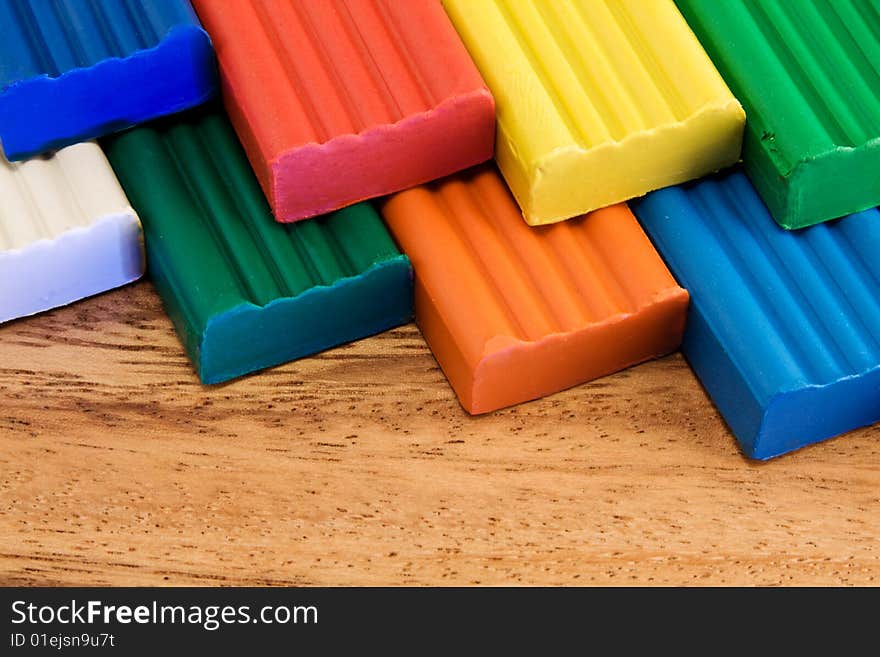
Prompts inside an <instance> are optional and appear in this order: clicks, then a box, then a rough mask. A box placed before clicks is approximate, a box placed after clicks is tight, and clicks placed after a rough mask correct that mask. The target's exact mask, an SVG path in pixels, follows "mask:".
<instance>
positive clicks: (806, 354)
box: [632, 168, 880, 459]
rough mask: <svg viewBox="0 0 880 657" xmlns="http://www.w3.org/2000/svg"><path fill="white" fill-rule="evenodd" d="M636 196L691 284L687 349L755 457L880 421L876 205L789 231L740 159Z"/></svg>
mask: <svg viewBox="0 0 880 657" xmlns="http://www.w3.org/2000/svg"><path fill="white" fill-rule="evenodd" d="M632 208H633V210H634V212H635V213H636V215H637V216H638V218H639V220H640V221H641V223H642V226H643V227H644V228H645V231H646V232H647V233H648V235H649V237H650V238H651V239H652V240H653V242H654V245H655V246H656V247H657V249H658V251H660V254H661V255H662V256H663V258H664V259H665V260H666V263H667V264H668V266H669V268H670V269H671V270H672V272H673V274H674V275H675V276H676V277H677V279H678V281H679V283H681V284H682V285H683V286H684V287H685V288H687V290H688V291H689V292H690V294H691V308H690V314H689V316H688V326H687V328H686V329H685V337H684V342H683V345H682V351H683V352H684V355H685V357H686V358H687V359H688V361H689V362H690V365H691V367H692V368H693V369H694V372H696V374H697V376H698V377H699V378H700V380H701V381H702V383H703V386H704V387H705V388H706V390H707V391H708V393H709V395H711V397H712V399H713V401H714V402H715V404H716V406H717V407H718V409H719V410H720V411H721V414H722V415H723V416H724V419H725V420H726V421H727V424H728V425H729V426H730V428H731V429H732V430H733V433H734V434H735V435H736V437H737V439H738V440H739V443H740V446H741V447H742V450H743V452H744V453H745V454H746V455H747V456H749V457H751V458H755V459H768V458H771V457H774V456H778V455H780V454H784V453H785V452H789V451H791V450H794V449H798V448H799V447H803V446H805V445H809V444H811V443H814V442H818V441H820V440H825V439H827V438H831V437H833V436H836V435H838V434H841V433H844V432H846V431H849V430H851V429H855V428H857V427H860V426H865V425H868V424H872V423H874V422H877V421H878V420H880V295H878V294H877V290H878V289H880V258H878V257H877V254H878V253H880V212H878V211H877V210H876V209H872V210H868V211H865V212H860V213H858V214H854V215H850V216H848V217H844V218H843V219H839V220H837V221H833V222H829V223H825V224H819V225H816V226H812V227H810V228H806V229H803V230H801V231H795V232H790V231H786V230H785V229H783V228H780V227H779V226H778V225H777V224H776V222H774V221H773V219H772V217H771V216H770V214H769V212H768V210H767V208H766V206H765V205H764V203H763V202H762V201H761V199H760V197H759V196H758V194H757V192H756V191H755V189H754V187H752V185H751V183H750V182H749V181H748V179H747V178H746V177H745V175H744V174H743V173H742V171H741V169H739V168H737V169H734V170H732V171H731V172H728V173H726V174H722V175H718V176H715V177H712V178H708V179H706V180H703V181H700V182H697V183H692V184H688V185H682V186H678V187H670V188H667V189H663V190H660V191H658V192H654V193H652V194H649V195H648V196H647V197H645V198H644V199H641V200H639V201H636V202H634V203H632Z"/></svg>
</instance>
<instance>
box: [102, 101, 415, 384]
mask: <svg viewBox="0 0 880 657" xmlns="http://www.w3.org/2000/svg"><path fill="white" fill-rule="evenodd" d="M104 146H105V148H106V152H107V156H108V158H109V159H110V162H111V164H112V165H113V168H114V169H115V171H116V174H117V176H118V177H119V180H120V182H121V183H122V186H123V187H124V189H125V191H126V193H127V194H128V197H129V199H130V200H131V202H132V204H133V205H134V206H135V207H137V208H138V211H139V212H140V216H141V218H142V221H143V225H144V234H145V240H146V249H147V265H148V271H149V273H150V275H151V276H152V279H153V282H154V283H155V285H156V288H157V289H158V291H159V294H160V295H161V297H162V300H163V302H164V304H165V308H166V310H167V311H168V314H169V315H170V316H171V319H172V321H173V322H174V325H175V327H176V328H177V332H178V334H179V335H180V338H181V340H182V342H183V344H184V346H185V347H186V351H187V353H188V354H189V357H190V359H191V360H192V362H193V364H194V365H195V368H196V370H197V372H198V374H199V377H200V378H201V380H202V382H203V383H219V382H221V381H225V380H227V379H231V378H234V377H237V376H240V375H242V374H246V373H248V372H252V371H255V370H259V369H262V368H264V367H270V366H272V365H277V364H279V363H283V362H286V361H289V360H293V359H295V358H299V357H301V356H306V355H309V354H313V353H315V352H318V351H321V350H323V349H327V348H329V347H333V346H336V345H339V344H342V343H344V342H349V341H351V340H356V339H358V338H362V337H365V336H368V335H371V334H373V333H378V332H380V331H383V330H385V329H388V328H390V327H392V326H397V325H399V324H402V323H404V322H406V321H408V320H409V319H410V317H411V315H412V272H411V268H410V264H409V260H408V259H407V257H406V256H405V255H402V254H401V253H400V252H399V251H398V250H397V248H396V247H395V245H394V243H393V241H392V240H391V238H390V236H389V234H388V232H387V231H386V230H385V227H384V225H383V224H382V222H381V220H380V219H379V217H378V215H377V214H376V212H375V210H373V208H372V206H370V205H368V204H364V203H361V204H358V205H354V206H351V207H349V208H346V209H344V210H340V211H338V212H334V213H332V214H328V215H325V216H322V217H318V218H315V219H312V220H308V221H302V222H299V223H295V224H287V225H283V224H279V223H276V222H275V220H274V219H273V217H272V214H271V212H270V210H269V205H268V204H267V202H266V199H265V197H264V196H263V192H262V190H261V189H260V186H259V184H258V183H257V179H256V177H255V176H254V174H253V172H252V171H251V168H250V164H249V163H248V160H247V158H246V157H245V155H244V151H243V150H242V148H241V146H240V145H239V143H238V140H237V139H236V137H235V133H234V132H233V131H232V128H231V126H230V125H229V123H228V121H227V119H226V116H225V115H224V114H223V113H222V111H221V110H219V109H218V108H216V107H212V108H210V109H208V110H196V111H195V112H191V113H188V114H183V115H179V116H177V117H174V118H170V119H165V120H162V121H159V122H157V123H153V124H148V125H146V126H144V127H140V128H135V129H133V130H130V131H128V132H125V133H122V134H119V135H116V136H113V137H110V138H108V139H107V140H106V141H105V143H104Z"/></svg>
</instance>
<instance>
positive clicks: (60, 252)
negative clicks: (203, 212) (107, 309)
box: [0, 143, 144, 322]
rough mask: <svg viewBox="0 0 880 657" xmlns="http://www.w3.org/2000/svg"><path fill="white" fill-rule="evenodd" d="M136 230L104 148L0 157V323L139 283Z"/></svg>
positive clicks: (81, 146) (80, 147)
mask: <svg viewBox="0 0 880 657" xmlns="http://www.w3.org/2000/svg"><path fill="white" fill-rule="evenodd" d="M143 273H144V253H143V240H142V237H141V225H140V222H139V221H138V217H137V215H136V214H135V212H134V210H132V209H131V206H130V205H129V203H128V199H126V198H125V194H124V193H123V191H122V189H121V188H120V187H119V183H118V182H117V180H116V176H114V175H113V170H112V169H111V168H110V165H109V164H108V162H107V158H105V157H104V153H103V152H102V151H101V148H100V147H99V146H98V145H97V144H94V143H86V144H77V145H75V146H69V147H67V148H64V149H62V150H60V151H58V152H57V153H56V154H55V155H54V156H53V157H50V158H33V159H31V160H27V161H26V162H17V163H12V164H10V163H9V162H8V161H7V160H6V159H5V158H4V157H3V156H2V154H0V322H6V321H8V320H10V319H15V318H16V317H24V316H26V315H33V314H34V313H38V312H42V311H44V310H49V309H50V308H56V307H58V306H63V305H65V304H68V303H70V302H72V301H76V300H77V299H82V298H83V297H88V296H91V295H93V294H98V293H99V292H105V291H106V290H109V289H111V288H114V287H119V286H120V285H124V284H125V283H130V282H131V281H133V280H135V279H137V278H140V277H141V275H142V274H143Z"/></svg>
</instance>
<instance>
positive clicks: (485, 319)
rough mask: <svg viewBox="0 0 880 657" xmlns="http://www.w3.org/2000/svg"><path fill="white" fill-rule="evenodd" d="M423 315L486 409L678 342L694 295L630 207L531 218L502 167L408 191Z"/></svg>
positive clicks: (396, 199) (400, 223)
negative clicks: (544, 221) (558, 219)
mask: <svg viewBox="0 0 880 657" xmlns="http://www.w3.org/2000/svg"><path fill="white" fill-rule="evenodd" d="M381 210H382V214H383V215H384V217H385V220H386V223H387V224H388V226H389V228H390V229H391V232H392V234H393V235H394V237H395V239H396V240H397V242H398V244H399V245H400V247H401V248H402V249H403V250H404V251H405V252H406V254H407V255H408V256H409V257H410V260H411V262H412V265H413V269H414V270H415V311H416V321H417V322H418V324H419V327H420V328H421V330H422V333H423V335H424V336H425V340H427V342H428V345H429V346H430V347H431V350H432V351H433V352H434V355H435V356H436V358H437V361H438V362H439V363H440V367H442V368H443V371H444V372H445V373H446V376H447V378H448V379H449V382H450V383H451V384H452V387H453V388H454V389H455V392H456V394H457V395H458V398H459V400H460V401H461V404H462V406H464V408H465V409H466V410H467V411H468V412H470V413H486V412H489V411H493V410H496V409H499V408H503V407H505V406H510V405H512V404H518V403H520V402H524V401H528V400H530V399H536V398H538V397H541V396H544V395H548V394H551V393H554V392H557V391H559V390H563V389H565V388H569V387H571V386H574V385H577V384H579V383H583V382H585V381H589V380H591V379H594V378H596V377H600V376H603V375H605V374H610V373H612V372H616V371H618V370H621V369H624V368H626V367H628V366H630V365H634V364H636V363H639V362H641V361H644V360H647V359H650V358H652V357H656V356H660V355H663V354H666V353H668V352H670V351H673V350H675V349H676V348H677V347H678V345H679V343H680V342H681V337H682V332H683V330H684V323H685V314H686V312H687V307H688V294H687V292H686V291H685V290H683V289H682V288H680V287H679V286H678V285H676V283H675V280H673V278H672V275H671V274H670V273H669V270H667V269H666V266H665V265H664V264H663V261H662V260H661V259H660V256H659V255H658V254H657V252H656V251H655V250H654V247H653V246H652V245H651V242H650V241H649V240H648V238H647V237H646V236H645V234H644V232H642V229H641V227H640V226H639V224H638V223H637V222H636V220H635V218H634V217H633V215H632V214H631V213H630V211H629V208H628V207H627V206H626V205H623V204H621V205H614V206H611V207H608V208H604V209H602V210H597V211H595V212H592V213H590V214H587V215H584V216H582V217H578V218H576V219H572V220H570V221H567V222H563V223H558V224H552V225H549V226H541V227H534V228H533V227H529V226H528V225H526V224H525V223H524V222H523V220H522V217H521V215H520V211H519V208H518V207H517V205H516V203H515V201H514V200H513V197H512V196H511V194H510V192H509V190H508V189H507V187H506V185H505V184H504V182H503V181H502V179H501V177H500V175H499V174H498V172H497V170H496V169H495V168H494V167H491V166H488V165H485V166H481V167H478V168H476V169H471V170H469V171H467V172H464V173H462V174H458V175H456V176H453V177H450V178H446V179H445V180H442V181H440V182H437V183H432V184H429V185H423V186H421V187H417V188H414V189H410V190H407V191H404V192H400V193H398V194H395V195H394V196H392V197H390V198H389V199H388V200H386V201H385V202H384V203H383V204H382V206H381Z"/></svg>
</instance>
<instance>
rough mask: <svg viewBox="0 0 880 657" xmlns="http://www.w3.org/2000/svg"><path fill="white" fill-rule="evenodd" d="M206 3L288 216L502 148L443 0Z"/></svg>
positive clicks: (227, 78) (237, 97)
mask: <svg viewBox="0 0 880 657" xmlns="http://www.w3.org/2000/svg"><path fill="white" fill-rule="evenodd" d="M194 4H195V6H196V9H197V11H198V12H199V15H200V16H201V19H202V21H203V22H204V24H205V26H206V27H207V29H208V32H209V33H210V34H211V38H212V39H213V40H214V43H215V45H216V47H217V57H218V60H219V62H220V74H221V81H222V85H223V91H224V94H223V95H224V99H225V101H226V107H227V110H228V111H229V115H230V118H231V119H232V123H233V124H234V125H235V129H236V130H237V131H238V135H239V137H240V138H241V141H242V142H243V143H244V147H245V150H246V151H247V153H248V157H249V158H250V160H251V164H252V165H253V167H254V169H255V170H256V172H257V177H258V178H259V180H260V183H261V184H262V186H263V190H264V191H265V192H266V195H267V196H268V198H269V202H270V204H271V206H272V208H273V210H274V212H275V217H276V219H277V220H278V221H296V220H299V219H303V218H306V217H311V216H314V215H318V214H321V213H324V212H329V211H331V210H336V209H338V208H341V207H345V206H346V205H350V204H351V203H354V202H356V201H361V200H365V199H368V198H372V197H375V196H380V195H383V194H388V193H390V192H396V191H399V190H401V189H406V188H408V187H412V186H413V185H417V184H419V183H423V182H427V181H429V180H433V179H435V178H440V177H442V176H445V175H447V174H450V173H452V172H454V171H459V170H461V169H464V168H466V167H469V166H471V165H474V164H477V163H478V162H483V161H485V160H488V159H489V158H491V157H492V150H493V146H494V139H495V106H494V102H493V100H492V96H491V95H490V94H489V91H488V90H487V89H486V86H485V84H484V83H483V80H482V79H481V78H480V75H479V73H478V72H477V69H476V68H475V67H474V64H473V62H472V61H471V60H470V58H469V57H468V54H467V51H466V50H465V48H464V46H463V45H462V43H461V40H460V39H459V38H458V36H457V35H456V33H455V30H454V29H453V27H452V25H451V24H450V23H449V19H448V18H447V17H446V15H445V13H444V12H443V9H442V8H441V7H440V5H439V4H438V3H437V2H436V0H408V2H400V1H398V0H334V2H327V1H326V0H297V2H289V1H284V2H274V1H273V0H196V2H195V3H194Z"/></svg>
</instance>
